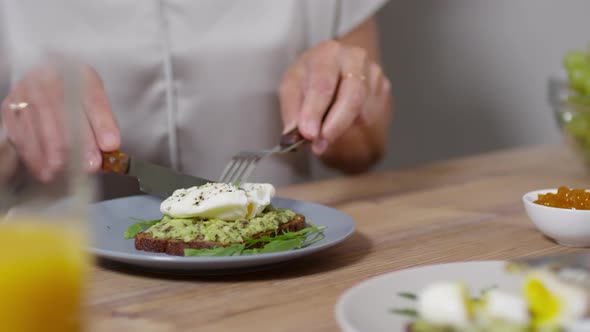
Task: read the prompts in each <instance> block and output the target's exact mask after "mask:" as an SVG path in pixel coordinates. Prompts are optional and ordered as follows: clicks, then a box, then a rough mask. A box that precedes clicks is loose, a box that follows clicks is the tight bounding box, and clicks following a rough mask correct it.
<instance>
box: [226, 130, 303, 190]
mask: <svg viewBox="0 0 590 332" xmlns="http://www.w3.org/2000/svg"><path fill="white" fill-rule="evenodd" d="M305 141H306V140H305V139H304V138H303V136H301V134H300V133H299V130H298V129H297V128H295V129H293V130H292V131H290V132H288V133H286V134H283V135H282V136H281V140H280V142H279V144H278V145H276V146H275V147H274V148H272V149H269V150H246V151H241V152H239V153H238V154H237V155H235V156H234V157H233V158H232V159H231V160H230V162H229V163H227V165H226V166H225V169H224V170H223V173H222V174H221V177H220V178H219V182H224V183H232V184H240V183H245V182H246V181H247V180H248V177H250V175H251V174H252V172H254V169H255V168H256V165H257V164H258V162H259V161H260V160H261V159H262V158H265V157H268V156H269V155H271V154H273V153H286V152H290V151H294V150H295V149H296V148H297V147H298V146H300V145H301V144H303V143H304V142H305Z"/></svg>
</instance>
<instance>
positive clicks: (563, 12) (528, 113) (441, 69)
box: [316, 0, 590, 176]
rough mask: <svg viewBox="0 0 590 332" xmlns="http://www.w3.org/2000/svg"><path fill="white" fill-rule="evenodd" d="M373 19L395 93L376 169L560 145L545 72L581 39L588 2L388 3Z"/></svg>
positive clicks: (586, 36)
mask: <svg viewBox="0 0 590 332" xmlns="http://www.w3.org/2000/svg"><path fill="white" fill-rule="evenodd" d="M359 1H362V0H359ZM379 21H380V29H381V42H382V45H383V46H382V47H383V50H382V53H383V61H384V66H385V70H386V72H387V73H388V75H389V77H390V78H391V80H392V84H393V93H394V95H395V99H396V100H395V103H396V115H395V119H394V124H393V128H392V134H391V144H390V150H389V154H388V156H387V158H386V160H385V161H384V162H383V163H382V165H380V168H398V167H407V166H411V165H419V164H422V163H425V162H429V161H434V160H439V159H445V158H450V157H457V156H464V155H469V154H475V153H481V152H486V151H491V150H495V149H500V148H508V147H514V146H521V145H528V144H537V143H553V142H559V141H560V139H561V136H560V133H559V131H558V129H557V126H556V123H555V121H554V118H553V116H552V113H551V109H550V107H549V105H548V102H547V92H546V91H547V78H548V77H549V76H551V75H560V76H562V75H564V74H563V72H562V69H561V58H562V56H563V54H564V53H565V52H566V51H567V50H568V49H571V48H586V45H588V43H589V42H590V1H588V0H560V1H554V0H493V1H488V0H420V1H408V0H390V2H389V4H388V5H386V7H384V8H383V10H382V11H381V13H380V15H379ZM316 166H317V165H316ZM317 170H318V174H320V175H322V176H330V175H332V173H331V172H328V171H326V170H325V169H322V168H320V167H319V166H318V167H317Z"/></svg>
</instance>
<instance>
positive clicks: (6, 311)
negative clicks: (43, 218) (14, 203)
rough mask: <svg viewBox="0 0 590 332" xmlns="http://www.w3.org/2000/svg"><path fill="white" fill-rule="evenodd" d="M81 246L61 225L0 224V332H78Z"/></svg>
mask: <svg viewBox="0 0 590 332" xmlns="http://www.w3.org/2000/svg"><path fill="white" fill-rule="evenodd" d="M83 244H84V242H83V237H82V233H81V232H78V231H74V230H72V229H71V228H67V227H66V226H65V225H63V224H61V225H55V224H54V225H51V224H47V223H34V222H32V221H31V222H29V221H24V220H22V222H21V220H18V221H17V222H16V223H14V222H11V223H9V224H0V331H6V332H40V331H43V332H71V331H76V332H77V331H82V330H83V319H82V315H83V313H82V306H83V287H84V285H83V281H84V279H85V274H86V268H87V266H88V257H87V255H86V254H85V252H84V249H83Z"/></svg>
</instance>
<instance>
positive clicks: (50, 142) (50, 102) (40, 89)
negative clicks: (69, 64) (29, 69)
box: [28, 76, 67, 176]
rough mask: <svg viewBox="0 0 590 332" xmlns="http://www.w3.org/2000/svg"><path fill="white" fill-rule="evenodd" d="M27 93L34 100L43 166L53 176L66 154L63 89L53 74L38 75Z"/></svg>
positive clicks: (62, 164) (60, 167)
mask: <svg viewBox="0 0 590 332" xmlns="http://www.w3.org/2000/svg"><path fill="white" fill-rule="evenodd" d="M37 82H39V85H36V86H31V87H29V89H28V95H29V96H30V98H31V99H32V100H35V101H36V102H35V108H34V110H35V112H34V115H35V123H34V125H35V128H36V133H37V134H38V135H39V144H40V146H41V149H42V152H43V156H44V160H43V164H44V167H45V168H47V169H48V172H50V173H51V175H52V176H53V175H54V174H55V173H57V172H59V171H60V170H61V169H62V168H63V167H64V165H65V159H66V154H67V151H66V150H67V149H66V138H65V133H64V130H63V114H62V113H63V112H62V111H61V110H62V108H63V92H62V91H63V89H62V87H61V84H60V83H59V81H58V80H57V79H56V77H55V76H51V77H40V78H39V79H38V80H37Z"/></svg>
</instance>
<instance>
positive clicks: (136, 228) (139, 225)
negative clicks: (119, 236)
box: [125, 217, 160, 240]
mask: <svg viewBox="0 0 590 332" xmlns="http://www.w3.org/2000/svg"><path fill="white" fill-rule="evenodd" d="M129 219H133V220H137V221H138V222H136V223H134V224H132V225H131V226H129V227H128V228H127V230H126V231H125V239H127V240H129V239H132V238H134V237H135V235H137V233H139V232H141V231H142V230H143V229H145V228H148V227H151V226H153V225H155V224H157V223H159V222H160V219H155V220H143V219H139V218H133V217H129Z"/></svg>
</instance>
